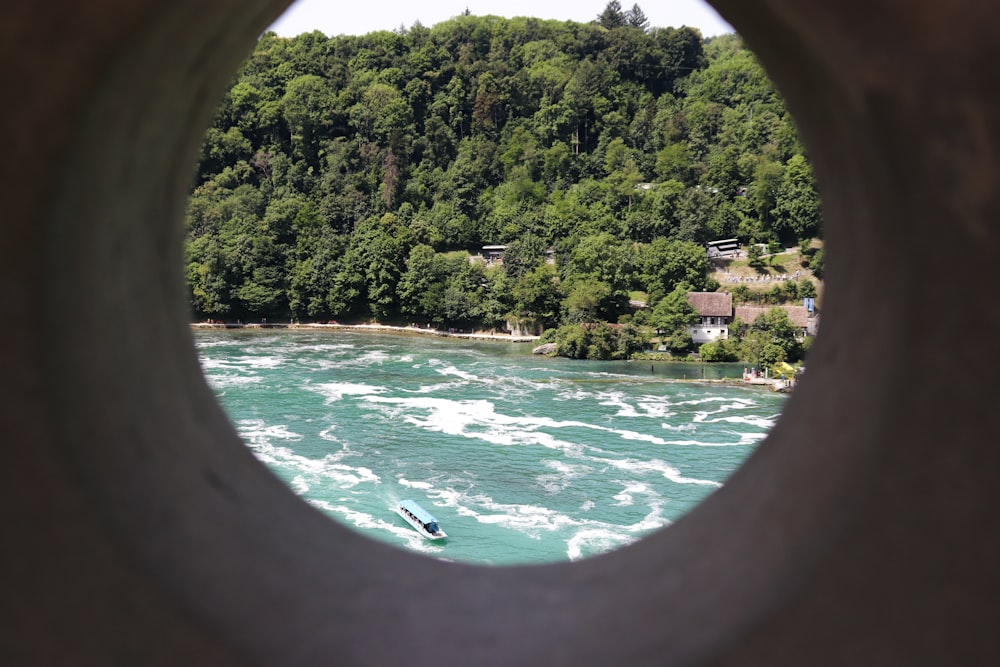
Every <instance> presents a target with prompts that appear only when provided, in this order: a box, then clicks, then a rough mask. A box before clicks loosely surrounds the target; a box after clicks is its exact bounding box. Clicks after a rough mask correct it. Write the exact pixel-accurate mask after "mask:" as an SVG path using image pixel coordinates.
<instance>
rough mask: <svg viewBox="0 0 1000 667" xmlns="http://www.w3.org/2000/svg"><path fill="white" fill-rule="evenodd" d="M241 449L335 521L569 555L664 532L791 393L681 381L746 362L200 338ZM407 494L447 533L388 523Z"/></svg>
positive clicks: (720, 373)
mask: <svg viewBox="0 0 1000 667" xmlns="http://www.w3.org/2000/svg"><path fill="white" fill-rule="evenodd" d="M195 342H196V345H197V347H198V350H199V354H200V357H201V362H202V368H203V369H204V372H205V375H206V377H207V379H208V382H209V384H210V385H211V387H212V388H213V389H214V390H215V392H216V394H217V396H218V397H219V400H220V402H221V404H222V406H223V407H224V408H225V410H226V412H227V413H228V414H229V416H230V419H231V420H232V422H233V423H234V424H235V426H236V429H237V430H238V432H239V433H240V435H241V437H242V438H243V440H244V442H246V444H247V445H248V446H249V447H250V448H251V449H252V450H253V452H254V453H255V454H256V456H257V457H258V458H259V459H260V460H261V461H263V462H264V463H265V464H266V465H267V466H268V467H269V468H270V469H271V470H272V471H273V472H274V473H275V474H276V475H277V476H278V477H280V478H281V479H283V480H284V481H285V482H287V483H288V484H289V485H290V486H291V488H292V489H294V490H295V491H296V492H297V493H298V494H299V495H300V496H302V497H303V498H304V499H305V500H306V501H307V502H309V503H311V504H312V505H314V506H315V507H317V508H319V509H320V510H321V511H323V512H324V513H326V514H327V515H329V516H330V517H331V518H333V519H335V520H337V521H340V522H341V523H344V524H346V525H347V526H350V527H352V528H354V529H356V530H358V531H361V532H363V533H364V534H366V535H368V536H370V537H372V538H374V539H377V540H382V541H385V542H388V543H391V544H395V545H397V546H399V547H401V548H404V549H411V550H415V551H420V552H424V553H427V554H429V555H432V556H435V557H439V558H447V559H450V560H459V561H465V562H472V563H482V564H511V563H540V562H551V561H560V560H575V559H579V558H583V557H586V556H589V555H594V554H597V553H601V552H603V551H607V550H609V549H614V548H616V547H619V546H622V545H624V544H627V543H629V542H633V541H635V540H637V539H639V538H640V537H642V536H643V535H645V534H647V533H649V532H651V531H654V530H656V529H658V528H660V527H662V526H666V525H668V524H670V523H671V522H672V521H675V520H676V519H677V518H678V517H680V516H681V515H682V514H684V513H685V512H686V511H687V510H689V509H690V508H691V507H693V506H694V505H695V504H696V503H698V502H699V501H700V500H702V499H703V498H705V496H707V495H708V494H710V493H711V492H712V491H714V490H715V489H717V488H719V486H721V484H722V482H724V481H725V479H726V478H727V477H728V476H729V475H730V474H731V473H732V472H733V471H734V470H735V469H736V468H737V467H739V465H740V464H741V463H742V462H743V461H744V459H745V458H746V457H747V456H748V455H749V454H750V453H751V451H752V450H753V448H754V446H755V445H756V444H757V443H758V442H759V441H760V440H761V439H762V438H763V437H764V435H765V434H766V433H767V431H768V430H769V429H770V427H771V426H772V425H773V424H774V422H775V420H776V419H777V417H778V414H779V412H780V411H781V408H782V403H783V400H784V398H783V396H782V395H780V394H774V393H771V392H768V391H765V390H762V389H759V388H750V387H741V386H728V385H720V384H706V383H697V382H677V380H678V379H682V378H685V377H686V378H695V377H696V378H700V377H702V374H703V373H704V374H705V377H708V378H713V377H724V376H729V377H738V376H739V374H740V371H741V370H742V366H735V365H704V366H702V365H693V364H662V363H657V364H655V365H651V364H650V362H594V361H572V360H568V359H549V358H543V357H538V356H532V355H531V354H530V349H531V345H525V344H511V343H502V342H501V343H478V342H475V343H474V342H468V341H455V340H444V339H439V338H431V337H425V336H417V335H410V336H392V335H382V334H379V335H368V334H363V333H345V332H342V331H338V332H325V331H324V332H315V333H314V332H308V331H274V330H258V331H247V330H239V331H216V330H213V331H199V332H196V333H195ZM402 498H412V499H414V500H416V501H417V502H418V503H420V504H421V505H423V506H424V507H425V508H426V509H427V510H429V511H430V512H431V513H432V514H434V515H435V516H436V517H437V518H438V520H439V521H440V523H441V526H442V528H443V529H444V530H445V531H446V532H447V533H448V536H449V537H448V539H447V540H445V541H442V542H440V543H438V542H429V541H426V540H424V539H423V538H422V537H420V536H419V535H418V534H417V533H416V532H415V531H414V530H413V529H412V528H410V527H409V526H408V525H407V524H406V523H404V522H403V520H402V519H401V518H399V517H398V516H397V515H396V514H395V513H394V512H393V507H394V506H395V503H396V502H398V501H399V500H400V499H402Z"/></svg>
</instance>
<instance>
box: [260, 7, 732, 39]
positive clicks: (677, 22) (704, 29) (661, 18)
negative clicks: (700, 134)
mask: <svg viewBox="0 0 1000 667" xmlns="http://www.w3.org/2000/svg"><path fill="white" fill-rule="evenodd" d="M619 1H620V2H621V6H622V9H623V10H628V9H629V8H631V7H632V5H633V4H635V0H619ZM638 4H639V7H641V8H642V11H643V13H644V14H645V15H646V18H648V19H649V24H650V26H651V27H656V28H667V27H675V28H676V27H680V26H682V25H686V26H690V27H692V28H698V29H699V30H701V34H702V35H703V36H704V37H713V36H715V35H721V34H723V33H727V32H733V28H732V26H730V25H729V24H728V23H726V22H725V21H724V20H722V18H721V17H720V16H719V15H718V14H717V13H716V12H715V10H714V9H712V8H711V7H709V6H708V5H707V4H705V3H704V2H702V1H701V0H647V1H646V2H639V3H638ZM606 5H607V0H545V1H540V0H433V2H432V1H430V0H424V1H423V2H421V1H419V0H370V1H368V2H359V1H358V0H350V1H348V2H336V1H335V0H298V1H297V2H296V3H295V4H293V5H292V6H291V7H289V8H288V10H287V11H286V12H285V13H284V14H283V15H282V16H281V18H279V19H278V20H277V21H275V23H274V24H273V25H272V26H271V27H270V30H274V31H275V32H276V33H278V34H279V35H282V36H285V37H293V36H295V35H299V34H301V33H303V32H312V31H313V30H319V31H321V32H323V33H324V34H326V35H328V36H333V35H363V34H366V33H369V32H374V31H376V30H395V29H397V28H399V26H400V25H403V26H404V27H406V28H409V27H410V26H412V25H413V24H414V23H415V22H416V21H418V20H419V21H420V23H421V24H423V25H425V26H427V27H428V28H429V27H431V26H433V25H435V24H436V23H440V22H442V21H447V20H448V19H450V18H451V17H453V16H457V15H459V14H461V13H462V12H464V11H465V10H466V8H468V10H469V11H470V12H471V13H472V14H474V15H476V16H486V15H490V14H492V15H494V16H505V17H507V18H510V17H513V16H533V17H536V18H541V19H558V20H560V21H579V22H581V23H586V22H588V21H592V20H594V19H595V18H597V15H598V14H600V13H601V11H603V9H604V7H605V6H606Z"/></svg>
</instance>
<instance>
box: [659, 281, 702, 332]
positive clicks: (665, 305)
mask: <svg viewBox="0 0 1000 667" xmlns="http://www.w3.org/2000/svg"><path fill="white" fill-rule="evenodd" d="M690 291H691V288H690V286H689V285H687V284H686V283H680V284H678V285H677V286H676V287H675V288H674V290H673V291H672V292H670V293H669V294H667V295H666V296H665V297H663V298H662V299H660V300H659V301H658V302H657V304H656V306H654V307H653V312H652V314H651V316H650V323H651V324H652V325H653V326H654V327H655V328H656V330H657V331H658V332H660V333H663V334H665V335H667V336H677V335H683V334H684V333H685V332H686V331H687V328H688V327H689V326H691V325H692V324H696V323H697V322H698V312H697V311H696V310H695V309H694V306H692V305H691V303H690V302H689V301H688V299H687V295H688V292H690Z"/></svg>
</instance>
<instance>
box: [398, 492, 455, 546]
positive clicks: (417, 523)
mask: <svg viewBox="0 0 1000 667" xmlns="http://www.w3.org/2000/svg"><path fill="white" fill-rule="evenodd" d="M396 514H398V515H399V516H401V517H403V520H404V521H406V523H408V524H410V525H411V526H413V529H414V530H416V531H417V532H418V533H420V534H421V535H423V536H424V537H425V538H427V539H428V540H443V539H444V538H446V537H448V535H447V534H445V532H444V531H443V530H441V526H440V525H438V520H437V519H435V518H434V516H433V515H432V514H431V513H430V512H428V511H427V510H425V509H424V508H423V507H421V506H420V505H419V504H418V503H417V501H415V500H401V501H400V502H399V506H398V507H397V508H396Z"/></svg>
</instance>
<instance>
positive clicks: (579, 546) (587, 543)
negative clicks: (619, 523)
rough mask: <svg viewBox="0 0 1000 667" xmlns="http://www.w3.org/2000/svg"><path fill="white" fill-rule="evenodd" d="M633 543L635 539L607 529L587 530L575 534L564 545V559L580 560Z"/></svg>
mask: <svg viewBox="0 0 1000 667" xmlns="http://www.w3.org/2000/svg"><path fill="white" fill-rule="evenodd" d="M634 541H635V538H632V537H629V536H627V535H622V534H621V533H619V532H617V531H614V530H610V529H607V528H587V529H585V530H581V531H579V532H577V533H576V534H575V535H573V537H571V538H570V539H569V541H568V542H567V543H566V557H567V558H569V559H570V560H571V561H574V560H580V559H581V558H583V557H584V556H590V555H593V554H599V553H604V552H606V551H611V550H612V549H618V548H620V547H623V546H625V545H626V544H629V543H631V542H634Z"/></svg>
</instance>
